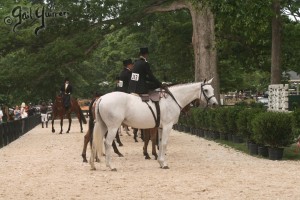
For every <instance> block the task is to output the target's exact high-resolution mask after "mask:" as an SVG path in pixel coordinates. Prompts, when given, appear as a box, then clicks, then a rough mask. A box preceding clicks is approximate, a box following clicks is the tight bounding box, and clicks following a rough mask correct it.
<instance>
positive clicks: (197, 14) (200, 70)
mask: <svg viewBox="0 0 300 200" xmlns="http://www.w3.org/2000/svg"><path fill="white" fill-rule="evenodd" d="M189 10H190V13H191V16H192V21H193V47H194V58H195V81H204V80H205V79H206V80H209V79H211V78H214V80H213V87H214V89H215V95H216V97H217V99H219V98H220V96H219V95H220V89H219V76H218V71H217V51H216V48H215V21H214V15H213V13H212V12H211V11H210V9H209V8H208V7H204V8H203V9H201V10H197V9H195V8H194V7H193V6H190V7H189Z"/></svg>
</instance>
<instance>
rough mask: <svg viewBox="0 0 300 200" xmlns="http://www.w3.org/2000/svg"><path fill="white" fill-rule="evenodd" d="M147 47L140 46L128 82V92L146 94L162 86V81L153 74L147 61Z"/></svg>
mask: <svg viewBox="0 0 300 200" xmlns="http://www.w3.org/2000/svg"><path fill="white" fill-rule="evenodd" d="M148 54H149V51H148V48H147V47H145V48H140V53H139V55H140V58H139V59H138V60H137V61H136V62H135V63H134V68H133V70H132V75H131V80H130V82H129V88H128V90H129V92H130V93H136V94H147V93H148V92H149V91H150V90H154V89H156V88H159V87H161V86H162V83H161V82H160V81H159V80H157V78H155V76H154V75H153V73H152V71H151V68H150V64H149V63H148V61H147V58H148Z"/></svg>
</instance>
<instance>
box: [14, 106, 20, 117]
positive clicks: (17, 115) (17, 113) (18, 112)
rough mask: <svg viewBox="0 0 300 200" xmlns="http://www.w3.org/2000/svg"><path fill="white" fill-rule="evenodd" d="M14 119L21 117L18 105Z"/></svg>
mask: <svg viewBox="0 0 300 200" xmlns="http://www.w3.org/2000/svg"><path fill="white" fill-rule="evenodd" d="M14 119H15V120H18V119H21V110H20V108H19V106H18V105H17V106H16V107H15V110H14Z"/></svg>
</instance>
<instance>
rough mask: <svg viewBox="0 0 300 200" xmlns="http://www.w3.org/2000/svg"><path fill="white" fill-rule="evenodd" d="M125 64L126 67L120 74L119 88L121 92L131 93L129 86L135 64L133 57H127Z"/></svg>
mask: <svg viewBox="0 0 300 200" xmlns="http://www.w3.org/2000/svg"><path fill="white" fill-rule="evenodd" d="M123 66H124V68H123V70H122V71H121V73H120V75H119V82H118V87H117V90H118V91H120V92H126V93H129V91H128V86H129V81H130V79H131V74H132V69H133V66H134V64H133V62H132V60H131V59H127V60H124V61H123Z"/></svg>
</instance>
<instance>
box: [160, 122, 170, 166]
mask: <svg viewBox="0 0 300 200" xmlns="http://www.w3.org/2000/svg"><path fill="white" fill-rule="evenodd" d="M171 128H172V125H170V126H169V125H168V126H165V127H164V128H163V129H162V130H159V131H158V135H159V154H158V163H159V164H160V167H161V168H163V169H169V167H168V163H167V161H166V159H165V156H166V152H167V143H168V139H169V134H170V132H171Z"/></svg>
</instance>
